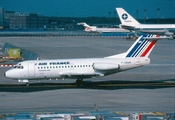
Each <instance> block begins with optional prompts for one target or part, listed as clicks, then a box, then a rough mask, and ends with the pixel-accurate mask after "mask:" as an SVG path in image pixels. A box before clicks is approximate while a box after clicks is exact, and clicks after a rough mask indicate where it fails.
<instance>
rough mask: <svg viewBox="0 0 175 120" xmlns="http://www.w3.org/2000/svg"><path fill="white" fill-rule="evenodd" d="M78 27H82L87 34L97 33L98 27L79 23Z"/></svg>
mask: <svg viewBox="0 0 175 120" xmlns="http://www.w3.org/2000/svg"><path fill="white" fill-rule="evenodd" d="M77 25H82V26H83V27H84V28H85V31H87V32H91V31H96V26H89V25H88V24H86V23H85V22H81V23H77Z"/></svg>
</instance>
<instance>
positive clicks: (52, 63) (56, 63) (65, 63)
mask: <svg viewBox="0 0 175 120" xmlns="http://www.w3.org/2000/svg"><path fill="white" fill-rule="evenodd" d="M67 64H70V62H49V63H47V62H42V63H38V65H67Z"/></svg>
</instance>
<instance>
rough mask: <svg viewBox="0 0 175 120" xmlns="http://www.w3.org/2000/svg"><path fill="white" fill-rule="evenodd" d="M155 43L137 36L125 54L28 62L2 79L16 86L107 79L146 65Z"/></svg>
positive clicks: (155, 38) (20, 63) (156, 37)
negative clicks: (17, 83)
mask: <svg viewBox="0 0 175 120" xmlns="http://www.w3.org/2000/svg"><path fill="white" fill-rule="evenodd" d="M157 39H162V38H160V37H159V36H157V35H144V36H140V37H139V38H138V39H137V40H136V41H135V42H134V43H133V45H132V46H131V47H130V48H129V49H128V50H127V52H124V53H121V54H116V55H112V56H108V57H104V58H84V59H82V58H81V59H53V60H29V61H23V62H19V63H18V64H17V65H15V66H14V68H12V69H10V70H8V71H6V72H5V73H4V76H5V77H7V78H10V79H16V80H18V82H28V80H42V79H56V80H58V79H63V80H64V79H65V78H72V79H77V82H80V81H82V80H83V79H84V78H95V77H100V76H107V75H111V74H114V73H118V72H121V71H125V70H129V69H133V68H137V67H141V66H144V65H148V64H149V63H150V59H149V58H148V56H149V54H150V53H151V51H152V49H153V47H154V46H155V43H156V42H157Z"/></svg>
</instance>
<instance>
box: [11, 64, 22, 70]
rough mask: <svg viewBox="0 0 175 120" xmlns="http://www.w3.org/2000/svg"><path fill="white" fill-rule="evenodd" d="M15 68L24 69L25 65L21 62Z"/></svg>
mask: <svg viewBox="0 0 175 120" xmlns="http://www.w3.org/2000/svg"><path fill="white" fill-rule="evenodd" d="M13 68H15V69H23V68H24V67H23V66H22V65H21V64H19V65H15V66H14V67H13Z"/></svg>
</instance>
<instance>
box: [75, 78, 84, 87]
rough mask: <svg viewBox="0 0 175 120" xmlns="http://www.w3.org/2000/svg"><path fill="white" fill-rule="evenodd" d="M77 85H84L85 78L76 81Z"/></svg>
mask: <svg viewBox="0 0 175 120" xmlns="http://www.w3.org/2000/svg"><path fill="white" fill-rule="evenodd" d="M76 84H77V85H78V86H80V85H82V84H83V78H78V79H77V80H76Z"/></svg>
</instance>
